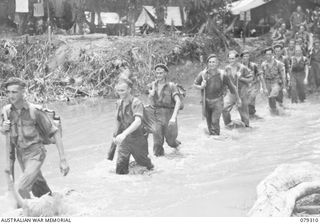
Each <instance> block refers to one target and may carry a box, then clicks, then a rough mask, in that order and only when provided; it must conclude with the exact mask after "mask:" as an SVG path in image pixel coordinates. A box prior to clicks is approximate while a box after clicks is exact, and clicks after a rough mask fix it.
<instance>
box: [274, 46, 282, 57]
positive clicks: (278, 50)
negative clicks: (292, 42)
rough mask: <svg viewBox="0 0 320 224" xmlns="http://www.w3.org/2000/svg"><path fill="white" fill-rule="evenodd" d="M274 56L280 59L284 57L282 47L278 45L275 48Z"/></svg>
mask: <svg viewBox="0 0 320 224" xmlns="http://www.w3.org/2000/svg"><path fill="white" fill-rule="evenodd" d="M273 51H274V54H275V56H276V57H277V58H279V57H280V56H281V55H282V45H280V44H277V45H275V46H274V47H273Z"/></svg>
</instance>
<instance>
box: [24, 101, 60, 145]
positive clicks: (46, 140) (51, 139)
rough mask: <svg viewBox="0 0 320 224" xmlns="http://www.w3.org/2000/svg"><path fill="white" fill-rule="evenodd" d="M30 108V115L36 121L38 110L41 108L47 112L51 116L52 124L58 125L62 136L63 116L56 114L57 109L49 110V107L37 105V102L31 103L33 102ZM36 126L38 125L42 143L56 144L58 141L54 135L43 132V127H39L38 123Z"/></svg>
mask: <svg viewBox="0 0 320 224" xmlns="http://www.w3.org/2000/svg"><path fill="white" fill-rule="evenodd" d="M29 110H30V117H31V119H32V120H34V121H35V123H36V110H40V111H42V112H43V113H45V114H46V115H47V117H48V118H49V120H50V122H51V124H52V126H54V127H56V128H57V129H58V132H59V134H60V136H61V137H62V124H61V118H60V117H59V116H57V115H56V112H55V111H53V110H49V109H48V108H43V107H42V106H40V105H35V104H31V103H29ZM36 127H37V129H38V131H39V134H40V137H41V138H42V143H43V144H44V145H50V144H55V143H56V141H55V139H54V137H49V136H47V135H46V134H45V133H43V132H42V131H41V129H40V128H38V126H37V124H36Z"/></svg>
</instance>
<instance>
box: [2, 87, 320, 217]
mask: <svg viewBox="0 0 320 224" xmlns="http://www.w3.org/2000/svg"><path fill="white" fill-rule="evenodd" d="M199 99H200V94H199V92H198V91H195V90H188V98H187V99H186V100H185V109H184V110H183V111H181V113H180V115H179V118H178V122H179V140H180V141H182V147H181V149H180V151H175V150H173V149H170V148H168V147H166V148H165V150H166V155H165V157H161V158H157V157H154V156H153V154H152V141H151V140H150V144H149V153H150V157H151V160H152V162H153V163H154V165H155V170H154V171H152V172H149V173H144V174H130V175H124V176H119V175H116V174H115V161H113V162H110V161H108V160H107V159H106V150H107V148H108V147H109V145H110V141H111V136H112V132H113V129H114V117H115V110H114V109H115V104H114V103H115V101H114V100H102V101H101V100H91V101H87V102H86V103H83V104H80V105H68V106H66V105H65V104H54V105H53V106H52V107H53V108H54V109H56V110H57V111H58V113H59V114H60V115H61V116H62V119H63V120H62V121H63V140H64V144H65V149H66V154H67V158H68V162H69V165H70V167H71V172H70V173H69V175H68V176H67V177H62V176H61V175H60V173H59V157H58V152H57V150H56V148H55V147H54V146H50V147H47V150H48V154H47V158H46V161H45V164H44V165H43V169H42V170H43V174H44V176H45V177H46V179H47V181H48V183H49V186H51V188H52V189H53V191H56V192H61V193H65V192H67V191H71V190H72V192H71V193H70V194H69V196H66V197H65V198H64V199H63V200H64V203H65V204H66V205H67V206H66V208H65V211H64V214H65V216H246V214H247V212H248V211H249V209H250V208H251V206H252V205H253V203H254V201H255V199H256V192H255V188H256V186H257V184H258V183H259V182H260V181H261V180H262V179H263V178H265V177H266V176H267V175H268V174H269V173H270V172H272V171H273V170H274V168H275V167H277V166H278V165H280V164H282V163H295V162H301V161H309V162H313V163H318V162H319V160H320V113H319V109H320V104H319V102H320V101H319V99H320V96H319V95H314V96H310V97H309V99H308V100H307V102H306V103H304V104H298V105H291V104H290V103H289V102H288V101H287V102H286V106H287V107H288V108H287V109H286V110H285V111H284V113H285V114H284V115H282V116H279V117H274V116H270V115H269V112H268V109H267V102H266V99H259V101H260V102H259V103H258V105H259V106H258V107H257V108H258V109H257V111H258V112H257V113H258V114H259V115H260V116H263V117H264V119H263V120H256V121H252V123H251V126H252V128H251V129H235V130H227V129H225V128H224V127H223V126H224V125H223V124H222V123H223V122H222V120H221V127H222V129H221V132H222V136H223V137H222V138H221V139H220V140H215V139H213V138H210V137H209V136H208V135H207V134H205V131H204V129H205V128H206V126H205V121H203V120H202V119H201V106H200V104H199ZM232 115H233V118H235V119H239V116H238V113H236V112H233V114H232ZM150 139H151V138H150ZM0 145H1V151H0V158H1V163H0V170H1V171H2V170H4V162H5V158H4V155H5V151H4V137H3V136H2V137H1V138H0ZM16 170H20V168H18V165H17V166H16ZM132 172H134V170H133V171H131V173H132ZM17 176H19V171H17ZM6 186H7V185H6V182H5V179H4V174H3V172H1V175H0V200H1V201H2V202H3V203H0V215H1V216H5V215H6V214H7V213H8V210H9V208H8V207H9V206H8V202H7V199H6V198H7V196H6Z"/></svg>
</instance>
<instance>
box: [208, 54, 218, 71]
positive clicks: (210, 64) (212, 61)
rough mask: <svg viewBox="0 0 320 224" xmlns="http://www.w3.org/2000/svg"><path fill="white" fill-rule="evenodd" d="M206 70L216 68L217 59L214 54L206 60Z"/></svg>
mask: <svg viewBox="0 0 320 224" xmlns="http://www.w3.org/2000/svg"><path fill="white" fill-rule="evenodd" d="M207 66H208V69H215V68H217V67H218V58H217V55H216V54H210V55H209V57H208V58H207Z"/></svg>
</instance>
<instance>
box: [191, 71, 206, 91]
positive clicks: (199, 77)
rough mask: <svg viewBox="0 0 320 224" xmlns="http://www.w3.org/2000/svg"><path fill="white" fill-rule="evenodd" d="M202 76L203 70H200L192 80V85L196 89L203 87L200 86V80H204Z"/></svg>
mask: <svg viewBox="0 0 320 224" xmlns="http://www.w3.org/2000/svg"><path fill="white" fill-rule="evenodd" d="M203 78H204V72H203V71H202V72H200V73H199V74H198V76H197V77H196V79H195V80H194V83H193V86H194V87H195V88H196V89H199V90H202V89H204V87H203V86H202V81H204V80H203Z"/></svg>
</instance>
